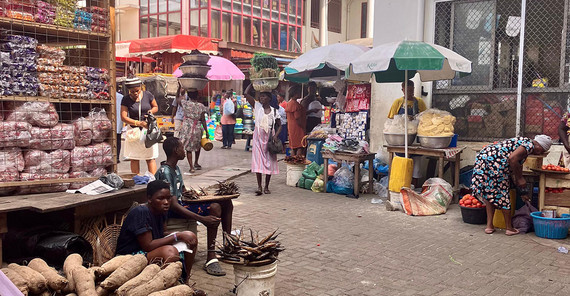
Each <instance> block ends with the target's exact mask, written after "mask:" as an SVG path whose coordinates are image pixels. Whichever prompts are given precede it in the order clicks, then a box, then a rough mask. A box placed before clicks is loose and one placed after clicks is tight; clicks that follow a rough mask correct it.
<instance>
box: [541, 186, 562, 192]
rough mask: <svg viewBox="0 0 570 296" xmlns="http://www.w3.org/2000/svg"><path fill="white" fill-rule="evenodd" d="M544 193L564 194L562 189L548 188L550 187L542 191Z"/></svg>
mask: <svg viewBox="0 0 570 296" xmlns="http://www.w3.org/2000/svg"><path fill="white" fill-rule="evenodd" d="M544 192H546V193H563V192H564V188H550V187H546V188H545V189H544Z"/></svg>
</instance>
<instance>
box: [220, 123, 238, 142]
mask: <svg viewBox="0 0 570 296" xmlns="http://www.w3.org/2000/svg"><path fill="white" fill-rule="evenodd" d="M234 127H235V124H222V137H223V141H222V142H223V145H224V146H226V147H232V144H233V143H234Z"/></svg>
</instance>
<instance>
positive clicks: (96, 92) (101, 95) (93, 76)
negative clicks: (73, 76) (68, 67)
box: [86, 67, 111, 100]
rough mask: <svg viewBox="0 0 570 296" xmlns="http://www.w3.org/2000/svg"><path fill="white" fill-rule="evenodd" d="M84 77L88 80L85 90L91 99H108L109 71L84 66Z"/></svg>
mask: <svg viewBox="0 0 570 296" xmlns="http://www.w3.org/2000/svg"><path fill="white" fill-rule="evenodd" d="M86 78H87V80H88V81H89V85H87V91H88V93H89V97H90V98H91V99H93V100H108V99H110V98H111V97H110V96H109V71H107V69H101V68H93V67H87V68H86Z"/></svg>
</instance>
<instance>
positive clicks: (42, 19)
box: [34, 0, 55, 25]
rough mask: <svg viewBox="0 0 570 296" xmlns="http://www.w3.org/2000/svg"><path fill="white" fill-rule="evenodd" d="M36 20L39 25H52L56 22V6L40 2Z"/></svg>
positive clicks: (37, 7) (37, 4)
mask: <svg viewBox="0 0 570 296" xmlns="http://www.w3.org/2000/svg"><path fill="white" fill-rule="evenodd" d="M34 20H35V21H36V22H38V23H43V24H50V25H52V24H53V23H54V22H55V6H53V5H51V4H50V3H48V2H44V1H41V0H38V2H37V3H36V15H35V17H34Z"/></svg>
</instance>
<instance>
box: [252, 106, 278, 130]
mask: <svg viewBox="0 0 570 296" xmlns="http://www.w3.org/2000/svg"><path fill="white" fill-rule="evenodd" d="M270 108H271V112H269V114H265V109H264V108H263V105H261V103H260V102H257V101H256V102H255V107H254V110H253V112H254V114H255V127H259V128H261V129H263V130H264V131H265V132H266V133H269V131H270V130H271V127H272V126H273V124H274V123H275V120H277V119H279V120H281V117H280V116H279V112H277V111H276V110H275V108H273V107H270Z"/></svg>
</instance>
